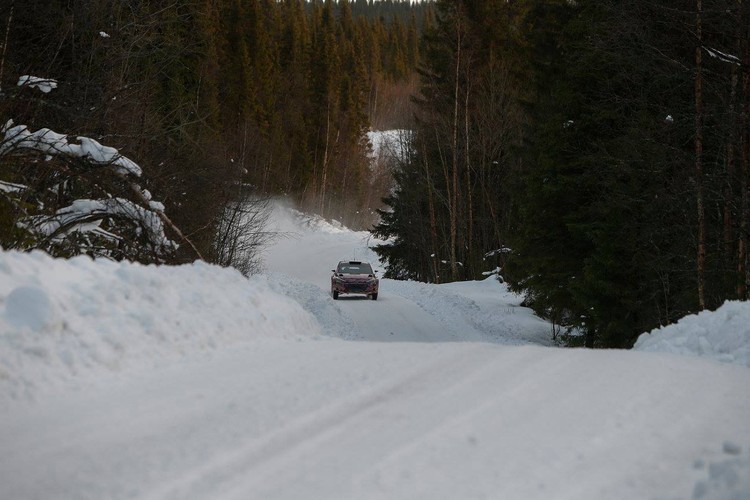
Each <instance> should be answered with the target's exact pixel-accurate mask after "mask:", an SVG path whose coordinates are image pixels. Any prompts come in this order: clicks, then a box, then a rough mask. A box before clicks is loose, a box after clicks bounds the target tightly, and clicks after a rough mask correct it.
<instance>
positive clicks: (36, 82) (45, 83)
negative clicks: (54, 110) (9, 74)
mask: <svg viewBox="0 0 750 500" xmlns="http://www.w3.org/2000/svg"><path fill="white" fill-rule="evenodd" d="M18 86H19V87H31V88H33V89H34V88H35V89H39V90H41V91H42V92H44V93H45V94H48V93H49V92H51V91H52V90H53V89H56V88H57V80H52V79H51V78H40V77H38V76H31V75H23V76H21V77H20V78H19V79H18Z"/></svg>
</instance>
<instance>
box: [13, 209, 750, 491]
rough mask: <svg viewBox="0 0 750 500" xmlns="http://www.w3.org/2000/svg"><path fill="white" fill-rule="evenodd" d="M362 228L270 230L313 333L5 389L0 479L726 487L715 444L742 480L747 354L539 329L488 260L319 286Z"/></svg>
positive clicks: (747, 467)
mask: <svg viewBox="0 0 750 500" xmlns="http://www.w3.org/2000/svg"><path fill="white" fill-rule="evenodd" d="M283 223H284V224H287V223H288V221H285V222H283ZM289 229H290V227H289V226H285V230H289ZM362 237H363V235H362V234H358V233H352V232H349V231H344V230H341V231H337V230H336V228H334V227H330V226H320V225H318V226H316V227H313V228H310V229H307V230H301V231H299V232H298V233H297V234H296V236H295V237H290V238H286V239H283V240H281V241H279V242H278V243H277V244H276V245H275V246H274V247H273V248H272V249H271V250H270V251H269V255H268V258H267V264H268V267H269V272H270V273H269V275H268V277H266V278H262V280H265V282H267V284H268V286H270V287H271V288H272V289H274V290H277V291H279V292H282V293H283V294H284V295H287V296H290V297H293V298H294V299H295V300H297V301H298V302H299V303H300V304H302V306H303V307H304V308H305V309H306V310H307V311H308V312H310V313H311V314H312V315H313V316H314V317H315V318H316V319H317V321H318V323H320V325H321V326H322V329H323V332H322V333H323V335H320V334H315V335H313V336H312V337H304V338H299V339H288V338H284V339H277V338H273V337H268V336H266V337H262V338H258V339H255V340H253V341H248V342H234V341H233V342H232V343H229V342H228V341H227V344H226V345H222V344H219V345H218V346H217V347H215V348H212V349H210V350H208V351H190V350H186V351H185V353H184V355H182V356H179V357H177V358H170V359H171V361H170V362H169V363H163V364H158V365H155V366H151V365H144V364H137V365H134V366H135V367H136V368H137V369H135V368H128V367H127V365H125V368H123V369H122V370H114V371H113V370H106V369H99V368H96V369H94V371H93V373H94V375H96V377H95V378H94V379H93V380H89V379H86V381H85V383H83V382H82V383H80V384H77V385H75V384H73V385H70V384H67V385H66V384H63V385H62V386H61V387H59V388H58V389H56V390H55V391H50V392H41V391H40V392H39V393H37V394H36V396H35V397H34V398H33V399H32V400H25V399H23V398H17V399H15V400H12V401H11V404H10V405H7V406H6V407H4V409H3V411H2V412H0V439H1V441H0V447H1V448H2V450H3V452H2V453H0V498H2V499H6V498H7V499H37V498H38V499H52V498H54V499H86V498H90V499H106V498H143V499H171V498H174V499H264V500H265V499H475V498H476V499H479V498H488V499H547V498H556V499H558V498H560V499H566V498H567V499H592V500H593V499H601V498H607V499H632V498H670V499H677V498H692V497H695V498H726V496H724V495H723V494H724V493H725V492H726V490H723V489H722V488H724V487H725V486H726V485H727V484H728V482H731V481H729V480H727V479H726V478H725V479H721V478H719V480H716V481H715V482H714V483H709V482H706V481H707V480H708V478H709V475H710V472H709V469H710V467H709V466H710V465H711V464H713V467H712V468H711V470H713V471H714V475H716V474H717V472H716V471H718V473H719V474H721V473H726V474H730V475H731V474H734V476H735V479H736V481H735V483H734V484H735V485H736V484H740V488H742V484H747V485H748V487H749V488H750V453H749V451H750V450H748V448H750V391H748V389H747V388H748V387H750V370H749V369H748V368H747V367H744V366H734V365H726V364H720V363H717V362H714V361H709V360H703V359H699V358H689V357H681V356H673V355H666V354H658V353H642V352H631V351H596V352H592V351H585V350H571V349H556V348H550V347H544V346H541V345H539V344H545V343H548V340H547V335H548V329H547V325H545V324H544V323H543V322H542V321H540V320H538V319H537V318H534V317H533V316H532V315H531V314H530V313H529V312H528V311H527V310H526V309H524V308H521V307H519V306H518V305H517V302H518V299H517V297H514V296H512V295H511V294H508V293H507V292H506V291H504V289H502V288H501V287H500V286H499V285H498V284H497V283H496V282H493V281H485V282H481V283H471V284H453V285H448V286H440V287H435V286H429V285H425V284H419V283H399V282H392V281H389V280H384V281H383V283H382V288H381V294H380V298H379V300H378V301H369V300H362V299H356V298H354V299H347V300H339V301H336V302H334V301H333V300H332V299H331V298H330V297H329V296H327V294H326V288H327V284H328V277H329V275H330V269H331V268H332V266H334V265H335V263H336V261H338V260H339V259H341V258H348V257H349V256H352V255H354V253H353V252H354V251H355V250H356V251H357V252H359V255H358V257H359V258H371V256H368V255H367V254H366V253H365V252H366V250H363V249H362V244H363V241H362ZM1 267H2V263H1V262H0V268H1ZM280 273H283V275H281V274H280ZM205 286H208V285H207V284H206V285H205ZM0 319H1V318H0ZM296 321H299V320H296ZM0 324H1V323H0ZM337 337H343V338H345V339H349V340H346V341H345V340H341V339H340V338H337ZM467 340H469V342H467ZM180 346H182V344H175V348H177V347H180ZM183 347H184V346H183ZM0 368H1V366H0ZM85 368H86V367H81V370H84V369H85ZM714 479H716V478H714ZM730 479H731V478H730ZM742 481H745V483H742ZM696 484H698V487H697V488H696ZM735 491H736V488H735ZM739 491H740V492H742V491H747V492H748V493H750V489H747V490H742V489H740V490H739ZM704 493H705V495H704ZM712 495H713V496H712ZM746 497H747V495H746V496H744V497H743V496H740V497H738V498H746Z"/></svg>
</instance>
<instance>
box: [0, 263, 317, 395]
mask: <svg viewBox="0 0 750 500" xmlns="http://www.w3.org/2000/svg"><path fill="white" fill-rule="evenodd" d="M318 333H320V329H319V325H318V323H317V322H316V321H315V319H314V318H313V317H312V316H311V315H309V314H308V313H307V312H305V311H304V310H303V309H302V307H300V305H299V304H298V303H297V302H294V301H293V300H291V299H289V298H287V297H284V296H281V295H279V294H277V293H275V292H273V291H272V290H271V289H270V287H269V286H268V284H266V283H265V282H264V281H263V280H248V279H246V278H245V277H244V276H242V275H241V274H240V273H239V272H237V271H235V270H233V269H226V268H221V267H218V266H213V265H208V264H205V263H202V262H196V263H194V264H190V265H183V266H175V267H168V266H159V267H157V266H153V265H150V266H143V265H140V264H134V263H129V262H119V263H118V262H112V261H107V260H97V261H93V260H91V259H90V258H88V257H76V258H73V259H70V260H63V259H52V258H51V257H49V256H48V255H47V254H45V253H42V252H32V253H18V252H0V401H2V399H4V398H7V397H9V396H10V397H18V396H23V395H32V396H33V395H34V393H36V392H37V391H38V390H41V389H42V388H43V387H45V386H52V385H56V384H60V383H62V382H63V381H65V380H69V381H70V380H71V379H73V378H80V377H81V376H84V377H85V374H86V373H89V374H90V375H95V374H96V373H97V372H99V371H102V370H104V371H119V370H121V369H123V368H124V367H125V366H127V365H137V364H141V363H146V364H151V365H157V364H160V363H163V362H165V361H166V360H167V359H172V360H174V359H175V358H179V357H182V356H185V355H189V354H191V353H195V352H200V351H211V350H214V349H217V348H227V347H230V346H231V345H232V344H235V343H238V342H246V341H249V340H259V339H279V338H298V337H301V336H311V335H316V334H318Z"/></svg>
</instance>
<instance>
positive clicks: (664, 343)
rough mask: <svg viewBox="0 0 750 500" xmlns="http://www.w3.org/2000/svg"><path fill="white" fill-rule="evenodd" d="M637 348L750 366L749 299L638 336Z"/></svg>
mask: <svg viewBox="0 0 750 500" xmlns="http://www.w3.org/2000/svg"><path fill="white" fill-rule="evenodd" d="M634 349H635V350H637V351H652V352H668V353H674V354H684V355H689V356H700V357H704V358H710V359H714V360H717V361H721V362H724V363H734V364H738V365H744V366H748V367H750V302H737V301H729V302H725V303H724V305H722V306H721V307H719V308H718V309H717V310H716V311H702V312H700V313H698V314H692V315H690V316H686V317H684V318H682V319H681V320H680V321H678V322H677V323H675V324H672V325H668V326H665V327H662V328H656V329H654V330H652V331H651V332H649V333H644V334H643V335H641V336H640V337H638V341H637V342H636V343H635V347H634Z"/></svg>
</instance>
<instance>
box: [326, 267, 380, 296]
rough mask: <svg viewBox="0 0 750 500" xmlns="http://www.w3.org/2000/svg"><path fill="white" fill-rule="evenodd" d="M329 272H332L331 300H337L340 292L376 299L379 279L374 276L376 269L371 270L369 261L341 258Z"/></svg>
mask: <svg viewBox="0 0 750 500" xmlns="http://www.w3.org/2000/svg"><path fill="white" fill-rule="evenodd" d="M331 272H332V273H333V276H331V295H333V300H337V299H338V298H339V295H340V294H342V293H356V294H361V295H367V296H368V297H370V298H371V299H372V300H378V287H379V285H380V281H379V280H378V278H377V277H376V276H375V273H376V272H377V271H373V270H372V266H371V265H370V264H369V263H367V262H360V261H358V260H342V261H341V262H339V265H338V266H336V269H333V270H332V271H331Z"/></svg>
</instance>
